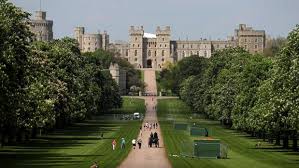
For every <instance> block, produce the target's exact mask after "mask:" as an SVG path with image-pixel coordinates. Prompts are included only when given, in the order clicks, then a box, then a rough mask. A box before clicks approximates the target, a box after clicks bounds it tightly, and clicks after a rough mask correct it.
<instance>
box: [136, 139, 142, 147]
mask: <svg viewBox="0 0 299 168" xmlns="http://www.w3.org/2000/svg"><path fill="white" fill-rule="evenodd" d="M137 143H138V147H139V149H141V144H142V140H141V138H139V139H138V141H137Z"/></svg>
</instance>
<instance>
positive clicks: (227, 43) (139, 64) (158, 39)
mask: <svg viewBox="0 0 299 168" xmlns="http://www.w3.org/2000/svg"><path fill="white" fill-rule="evenodd" d="M265 41H266V34H265V31H264V30H254V29H252V28H251V27H246V25H245V24H240V25H239V29H236V30H235V36H234V37H228V39H227V40H206V39H200V40H171V30H170V27H169V26H166V27H165V28H164V29H162V28H160V27H159V26H158V27H157V29H156V34H150V33H145V32H144V29H143V26H141V27H134V26H131V27H130V29H129V42H128V43H124V42H122V43H114V44H111V45H110V49H113V50H115V51H117V52H118V54H119V56H120V57H123V58H125V59H127V60H128V61H129V62H130V63H131V64H133V65H134V66H135V67H136V68H154V69H161V68H162V67H163V66H164V65H165V63H166V62H170V63H174V62H176V61H179V60H181V59H183V58H184V57H189V56H191V55H198V56H200V57H206V58H209V57H211V55H212V53H213V52H214V51H216V50H220V49H224V48H228V47H236V46H240V47H243V48H245V49H246V50H248V51H249V52H250V53H262V52H263V51H264V48H265Z"/></svg>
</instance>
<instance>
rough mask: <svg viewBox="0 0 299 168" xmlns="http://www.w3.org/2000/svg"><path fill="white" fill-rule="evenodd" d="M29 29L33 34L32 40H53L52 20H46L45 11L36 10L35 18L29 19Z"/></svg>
mask: <svg viewBox="0 0 299 168" xmlns="http://www.w3.org/2000/svg"><path fill="white" fill-rule="evenodd" d="M29 26H30V27H29V28H30V31H31V32H32V33H33V34H34V35H35V36H34V40H37V41H51V40H53V21H52V20H46V12H44V11H36V12H35V19H32V20H30V24H29Z"/></svg>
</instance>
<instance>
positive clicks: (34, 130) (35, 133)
mask: <svg viewBox="0 0 299 168" xmlns="http://www.w3.org/2000/svg"><path fill="white" fill-rule="evenodd" d="M36 135H37V128H36V127H33V128H32V130H31V138H32V139H34V138H36Z"/></svg>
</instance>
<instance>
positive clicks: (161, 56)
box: [156, 26, 172, 69]
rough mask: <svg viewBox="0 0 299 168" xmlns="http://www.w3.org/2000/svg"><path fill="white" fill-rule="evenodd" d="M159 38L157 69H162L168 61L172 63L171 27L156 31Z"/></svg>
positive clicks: (158, 28)
mask: <svg viewBox="0 0 299 168" xmlns="http://www.w3.org/2000/svg"><path fill="white" fill-rule="evenodd" d="M156 36H157V58H156V68H158V69H161V68H162V67H163V65H164V63H166V61H172V60H171V57H170V38H171V37H170V36H171V30H170V26H166V27H165V28H164V29H161V28H160V27H159V26H158V27H157V29H156Z"/></svg>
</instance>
